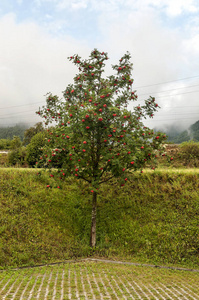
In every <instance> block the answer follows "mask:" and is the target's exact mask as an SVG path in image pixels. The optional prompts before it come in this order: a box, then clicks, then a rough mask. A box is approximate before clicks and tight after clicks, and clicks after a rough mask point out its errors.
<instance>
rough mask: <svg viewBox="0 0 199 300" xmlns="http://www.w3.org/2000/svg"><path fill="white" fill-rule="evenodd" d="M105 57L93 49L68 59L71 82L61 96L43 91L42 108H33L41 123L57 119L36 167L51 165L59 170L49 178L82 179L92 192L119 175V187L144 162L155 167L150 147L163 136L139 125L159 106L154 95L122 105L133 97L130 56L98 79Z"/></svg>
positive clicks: (125, 57) (152, 150)
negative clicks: (72, 67)
mask: <svg viewBox="0 0 199 300" xmlns="http://www.w3.org/2000/svg"><path fill="white" fill-rule="evenodd" d="M107 59H108V57H107V53H104V52H102V53H101V52H99V51H98V50H97V49H94V51H92V52H91V54H90V56H89V59H85V60H83V59H81V58H80V57H79V56H78V55H74V56H72V57H70V58H69V60H70V61H72V62H73V63H74V64H75V65H76V66H77V67H78V70H79V73H78V74H77V75H76V76H75V77H74V84H70V85H68V86H67V87H66V90H65V91H64V99H59V98H58V97H57V96H53V95H52V94H48V95H47V98H46V106H44V107H43V108H42V109H40V110H39V111H38V112H37V113H38V114H39V115H41V116H42V117H43V118H44V119H45V124H46V125H48V124H49V123H53V124H54V123H56V126H55V127H54V128H52V129H51V130H49V138H48V140H47V143H46V146H45V147H43V155H42V159H41V160H40V163H39V165H40V166H48V167H49V168H52V167H53V168H55V167H56V169H58V173H56V174H55V172H53V173H52V174H51V175H52V176H51V178H54V179H59V180H61V181H63V180H64V179H65V178H66V177H68V176H74V177H77V178H79V179H84V180H85V181H87V182H89V184H90V187H91V189H92V192H93V191H94V192H97V189H98V188H99V185H100V184H101V183H104V182H106V181H109V180H110V179H111V178H112V177H118V178H120V185H124V184H125V183H126V181H127V180H128V175H129V172H130V171H136V170H138V169H140V170H141V169H142V168H143V167H144V166H145V164H149V163H151V165H152V166H154V164H155V160H156V156H157V155H156V152H155V150H157V149H160V148H161V143H162V141H164V140H165V138H166V136H165V135H163V134H161V133H158V134H154V132H153V130H150V129H149V128H148V127H145V126H144V124H143V123H142V120H143V119H145V118H147V117H150V118H152V117H153V114H154V112H155V111H156V110H157V108H158V104H157V103H155V99H154V98H153V97H150V98H149V99H148V100H146V101H145V104H144V105H143V106H140V105H139V104H137V105H136V106H135V108H134V111H129V110H128V109H127V106H128V104H130V102H136V101H137V95H136V91H134V90H133V89H132V84H133V79H132V77H131V72H132V63H131V62H130V59H131V57H130V54H129V53H128V52H127V54H125V55H124V56H123V57H122V58H121V59H120V61H119V64H118V65H113V66H112V68H113V71H114V74H115V75H111V76H109V77H107V78H103V77H102V73H103V72H104V66H105V62H106V60H107ZM52 185H53V183H52Z"/></svg>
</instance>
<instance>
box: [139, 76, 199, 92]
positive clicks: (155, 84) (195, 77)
mask: <svg viewBox="0 0 199 300" xmlns="http://www.w3.org/2000/svg"><path fill="white" fill-rule="evenodd" d="M193 78H199V75H197V76H192V77H185V78H181V79H176V80H171V81H165V82H160V83H154V84H149V85H143V86H138V87H137V89H138V88H145V87H150V86H156V85H161V84H167V83H172V82H177V81H182V80H187V79H193Z"/></svg>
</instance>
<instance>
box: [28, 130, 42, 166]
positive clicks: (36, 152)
mask: <svg viewBox="0 0 199 300" xmlns="http://www.w3.org/2000/svg"><path fill="white" fill-rule="evenodd" d="M45 138H46V132H39V133H37V134H36V135H35V136H33V137H32V139H31V141H30V144H28V146H27V147H26V149H27V154H26V162H27V163H28V165H29V166H34V165H35V164H36V162H37V161H38V159H39V158H40V156H41V155H42V150H41V148H42V147H43V146H44V143H45Z"/></svg>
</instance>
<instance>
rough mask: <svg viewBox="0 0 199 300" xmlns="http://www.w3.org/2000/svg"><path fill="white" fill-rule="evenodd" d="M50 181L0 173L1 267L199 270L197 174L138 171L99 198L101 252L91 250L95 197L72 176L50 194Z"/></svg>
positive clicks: (31, 174) (32, 173) (23, 172)
mask: <svg viewBox="0 0 199 300" xmlns="http://www.w3.org/2000/svg"><path fill="white" fill-rule="evenodd" d="M49 180H50V178H49V177H48V176H47V175H46V174H45V175H40V174H38V171H37V170H33V169H32V170H30V169H0V186H1V190H0V210H1V218H0V258H1V259H0V266H1V267H2V268H5V267H8V266H19V265H20V266H21V265H35V264H40V263H46V262H55V261H63V260H65V259H69V258H76V257H88V256H98V257H99V256H103V257H109V258H123V259H127V260H130V261H136V262H138V261H139V262H151V263H155V264H156V263H159V264H167V265H168V264H170V265H181V266H190V267H191V266H197V265H198V263H199V227H198V223H199V215H198V211H199V193H198V191H199V173H198V172H197V170H193V171H191V170H189V171H188V170H184V171H183V170H182V171H181V172H178V171H155V172H151V171H144V173H143V174H140V173H136V174H135V175H134V176H133V175H132V178H131V179H130V180H129V182H128V184H127V185H126V186H125V188H121V187H120V186H119V185H118V183H117V181H112V182H111V185H104V186H103V188H102V190H100V194H99V203H98V215H97V218H98V220H97V248H96V249H91V248H90V247H89V246H88V245H89V236H90V219H91V193H90V189H89V187H88V186H87V184H86V183H83V182H80V181H77V182H74V180H70V179H68V180H67V182H66V183H65V184H64V187H63V189H48V188H47V187H46V186H47V184H48V183H49Z"/></svg>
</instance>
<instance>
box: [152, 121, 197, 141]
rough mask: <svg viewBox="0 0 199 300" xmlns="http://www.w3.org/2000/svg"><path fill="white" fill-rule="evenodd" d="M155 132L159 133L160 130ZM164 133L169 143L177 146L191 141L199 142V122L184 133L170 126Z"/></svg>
mask: <svg viewBox="0 0 199 300" xmlns="http://www.w3.org/2000/svg"><path fill="white" fill-rule="evenodd" d="M155 130H156V131H158V129H155ZM164 131H165V133H166V134H167V136H168V141H169V142H173V143H175V144H181V143H183V142H187V141H190V140H194V141H197V142H199V121H197V122H196V123H194V124H193V125H191V126H190V127H189V128H187V130H184V131H180V129H179V127H176V126H174V125H173V126H172V125H171V126H168V127H167V128H166V129H165V130H164Z"/></svg>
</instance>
